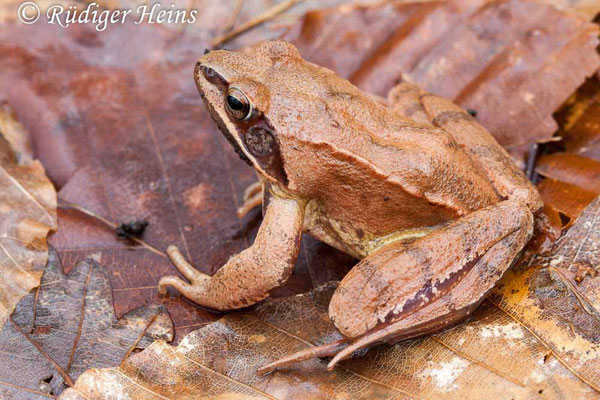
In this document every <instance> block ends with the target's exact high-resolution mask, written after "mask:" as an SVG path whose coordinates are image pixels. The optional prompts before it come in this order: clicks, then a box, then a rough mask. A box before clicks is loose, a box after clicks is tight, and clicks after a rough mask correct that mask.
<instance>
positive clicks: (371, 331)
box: [329, 200, 533, 368]
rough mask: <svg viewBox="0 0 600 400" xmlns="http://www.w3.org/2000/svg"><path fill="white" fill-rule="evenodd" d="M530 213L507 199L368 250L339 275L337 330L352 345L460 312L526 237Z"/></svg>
mask: <svg viewBox="0 0 600 400" xmlns="http://www.w3.org/2000/svg"><path fill="white" fill-rule="evenodd" d="M532 231H533V215H532V213H531V211H530V210H529V208H528V207H527V206H526V205H525V204H524V203H522V202H520V201H516V200H506V201H503V202H500V203H498V204H495V205H493V206H490V207H487V208H484V209H481V210H478V211H476V212H474V213H471V214H469V215H467V216H465V217H462V218H460V219H459V220H457V221H455V222H453V223H451V224H449V225H447V226H445V227H443V228H440V229H439V230H436V231H434V232H432V233H430V234H429V235H427V236H425V237H423V238H420V239H417V240H416V241H414V242H412V243H410V244H404V243H392V244H389V245H387V246H386V247H383V248H382V249H380V250H378V251H377V252H375V253H373V254H371V255H370V256H368V257H367V258H365V259H364V260H362V261H361V262H360V263H359V264H357V265H356V266H355V267H354V268H353V269H352V271H350V273H349V274H348V275H346V277H345V278H344V279H343V280H342V282H341V283H340V286H339V287H338V289H337V290H336V292H335V293H334V295H333V298H332V299H331V303H330V305H329V315H330V317H331V319H332V321H333V323H334V324H335V326H336V328H337V329H338V330H339V331H340V333H342V334H343V335H344V336H346V337H351V338H354V339H355V340H354V341H353V343H352V344H350V345H349V346H348V347H346V348H345V349H344V350H342V351H340V352H339V353H338V354H337V355H336V356H335V357H334V358H333V359H332V361H331V363H330V364H329V367H330V368H332V367H333V366H334V365H335V364H336V363H337V362H339V361H340V360H342V359H344V358H346V357H348V356H350V355H351V354H352V353H353V352H354V351H355V350H357V349H359V348H362V347H366V346H368V345H370V344H373V343H377V342H388V341H399V340H405V339H409V338H413V337H417V336H421V335H423V334H427V333H432V332H435V331H439V330H441V329H443V328H446V327H448V326H450V325H451V324H453V323H455V322H458V321H459V320H461V319H462V318H464V317H466V316H467V315H468V314H470V313H471V312H472V310H473V309H474V308H475V307H477V305H478V304H479V303H480V302H481V300H482V299H483V297H484V296H485V295H486V294H487V293H488V292H489V291H490V290H491V289H492V288H493V287H494V285H495V284H496V282H497V281H498V280H499V279H500V278H501V277H502V275H503V274H504V272H505V271H506V270H507V269H508V268H509V267H510V266H511V265H512V263H513V261H514V260H515V259H516V258H517V256H518V255H519V253H520V251H521V250H522V249H523V247H524V246H525V245H526V243H527V241H528V240H529V239H530V238H531V235H532Z"/></svg>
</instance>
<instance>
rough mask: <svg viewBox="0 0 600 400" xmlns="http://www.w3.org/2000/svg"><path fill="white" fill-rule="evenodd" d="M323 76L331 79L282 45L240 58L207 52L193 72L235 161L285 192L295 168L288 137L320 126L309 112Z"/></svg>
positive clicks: (270, 44)
mask: <svg viewBox="0 0 600 400" xmlns="http://www.w3.org/2000/svg"><path fill="white" fill-rule="evenodd" d="M324 74H325V75H333V73H332V72H331V71H329V70H325V69H324V68H321V67H318V66H316V65H314V64H311V63H308V62H306V61H304V60H303V59H302V58H301V57H300V54H299V52H298V50H297V49H296V48H295V47H294V46H293V45H291V44H289V43H287V42H285V41H282V40H274V41H267V42H263V43H261V44H259V45H257V46H256V47H254V48H252V49H250V50H248V51H245V52H233V51H227V50H215V51H210V52H206V53H205V54H204V56H202V57H201V58H200V60H199V61H198V63H197V64H196V69H195V79H196V84H197V86H198V91H199V92H200V95H201V96H202V98H203V99H204V102H205V104H206V107H207V109H208V111H209V113H210V114H211V116H212V118H213V120H214V121H215V122H216V123H217V125H218V126H219V128H220V130H221V131H222V132H223V134H224V135H225V136H226V137H227V139H228V140H229V141H230V143H231V144H232V145H233V147H234V148H235V150H236V152H237V153H238V154H239V156H240V157H241V158H242V159H243V160H245V161H246V162H247V163H248V164H250V165H251V166H253V167H254V168H255V169H256V170H257V171H258V172H259V173H260V174H261V175H262V176H264V177H265V178H266V179H267V180H268V181H270V182H272V183H275V184H278V185H283V186H288V173H287V172H290V169H289V168H291V165H290V163H292V162H294V160H293V157H290V160H286V159H285V155H286V154H290V151H289V150H290V149H291V148H292V147H293V146H297V143H298V142H294V140H292V139H293V137H294V136H296V137H297V136H299V135H300V134H301V132H306V131H312V130H314V127H313V126H312V124H314V123H315V122H314V121H318V120H319V118H318V116H317V115H316V114H319V113H315V112H314V110H311V107H314V103H315V100H314V99H319V98H320V97H321V96H320V95H321V92H322V90H323V87H322V86H323V83H322V82H325V80H323V75H324ZM317 102H318V101H317ZM321 109H323V107H322V106H321ZM286 170H287V172H286Z"/></svg>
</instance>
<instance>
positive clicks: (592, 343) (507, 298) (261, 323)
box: [62, 199, 600, 399]
mask: <svg viewBox="0 0 600 400" xmlns="http://www.w3.org/2000/svg"><path fill="white" fill-rule="evenodd" d="M598 215H600V199H598V200H596V201H595V202H594V203H593V204H591V205H590V206H589V207H588V208H587V209H586V211H585V212H584V213H583V214H582V216H581V218H580V219H579V220H578V221H577V223H576V224H575V225H574V226H573V227H572V228H571V230H570V231H569V233H568V234H567V235H566V236H565V237H563V238H562V239H561V240H560V242H558V244H557V245H556V248H555V249H554V251H553V253H552V254H551V255H549V256H546V257H539V256H536V257H534V258H533V259H531V260H530V261H529V262H528V263H525V264H524V265H523V266H521V267H519V268H517V269H515V270H514V271H512V272H510V274H509V275H508V276H507V277H505V278H504V279H503V280H502V284H501V285H500V287H499V288H498V289H497V290H496V291H495V292H494V293H493V295H492V296H491V297H490V299H489V300H488V301H485V302H484V304H483V305H482V306H481V307H480V308H479V309H478V310H477V311H476V312H475V315H474V316H473V320H471V321H468V322H465V323H462V324H460V325H458V326H457V327H455V328H453V329H450V330H447V331H445V332H442V333H439V334H436V335H431V336H428V337H425V338H422V339H418V340H413V341H409V342H404V343H401V344H398V345H395V346H387V345H383V346H379V347H376V348H371V349H369V350H368V351H366V354H360V356H356V357H355V358H353V359H350V360H347V361H344V362H342V364H341V366H340V367H338V368H336V369H335V370H334V371H333V372H331V373H328V372H326V371H325V366H326V361H320V360H316V359H314V360H309V361H306V362H303V363H301V364H298V365H295V366H293V367H290V368H289V369H287V370H283V371H277V372H275V373H273V374H271V375H268V376H266V377H259V376H256V374H255V371H256V369H257V368H258V367H259V366H261V365H264V364H265V363H268V362H270V361H272V360H274V359H277V358H279V357H281V356H283V355H286V354H288V353H290V352H293V351H297V350H301V349H304V348H306V347H309V346H315V345H319V344H322V343H326V342H331V341H333V340H336V339H337V338H339V334H338V333H337V332H336V331H335V329H334V328H333V326H332V324H331V323H330V321H329V318H328V315H327V306H328V302H329V298H330V296H331V294H332V293H333V290H334V289H335V285H329V286H325V287H323V288H321V289H318V290H316V291H314V292H312V293H310V294H305V295H299V296H296V297H292V298H286V299H276V300H271V301H269V302H267V303H265V304H263V305H261V306H259V307H257V308H256V309H255V310H254V311H251V312H245V313H231V314H229V315H227V316H225V317H223V318H222V319H220V320H219V321H218V322H215V323H212V324H209V325H207V326H205V327H204V328H202V329H199V330H197V331H195V332H192V333H191V334H189V335H188V336H187V337H186V338H184V339H183V340H182V342H181V343H180V344H179V346H178V347H175V348H174V347H171V346H169V345H167V344H165V343H164V342H156V343H154V344H152V345H151V346H150V347H149V348H148V349H146V350H144V351H143V352H141V353H139V354H137V355H135V356H132V357H131V358H129V359H128V360H127V362H126V363H124V364H123V365H121V366H120V367H119V368H111V369H102V370H91V371H88V372H86V373H85V374H83V375H82V376H81V377H80V378H79V380H78V381H77V382H76V384H75V386H74V387H73V388H72V389H69V390H68V391H66V392H65V393H64V395H63V396H62V398H65V399H83V398H90V397H91V398H95V399H107V398H111V396H113V398H115V397H116V398H118V397H128V396H130V397H129V398H133V399H137V398H159V397H161V396H163V397H168V398H206V397H209V398H277V399H294V398H307V397H310V398H331V397H336V396H337V397H339V398H353V399H355V398H365V399H378V398H442V397H444V398H446V397H449V398H498V399H509V398H537V397H538V396H539V395H540V394H542V395H543V396H544V397H548V398H560V397H566V398H582V399H583V398H590V399H591V398H597V395H598V391H600V374H598V371H600V349H599V348H598V342H599V341H600V336H599V335H600V334H599V332H600V318H599V313H598V306H599V305H600V283H599V282H600V280H599V279H600V278H598V277H597V275H596V274H595V273H594V271H595V270H594V269H592V271H589V270H587V271H586V273H584V277H583V278H581V275H580V278H579V279H578V280H579V283H577V281H576V280H575V279H576V275H577V274H578V273H580V274H581V273H582V272H581V269H582V265H586V266H590V265H591V266H594V267H595V268H597V265H598V261H599V257H600V219H599V218H598ZM588 268H589V267H588ZM362 353H365V352H362Z"/></svg>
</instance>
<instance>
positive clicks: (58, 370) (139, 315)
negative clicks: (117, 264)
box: [0, 250, 173, 399]
mask: <svg viewBox="0 0 600 400" xmlns="http://www.w3.org/2000/svg"><path fill="white" fill-rule="evenodd" d="M172 338H173V323H172V322H171V319H170V318H169V314H168V313H167V311H166V309H165V308H164V307H163V306H160V305H151V306H144V307H140V308H138V309H136V310H133V311H130V312H129V313H127V314H125V315H124V316H123V317H122V318H121V319H120V320H118V321H117V319H116V318H115V316H114V314H113V308H112V295H111V287H110V283H109V280H108V274H107V272H106V270H105V269H104V268H102V267H101V266H100V265H98V264H97V263H96V262H95V261H94V260H91V259H90V260H86V261H83V262H81V263H79V264H78V265H77V267H76V268H75V269H74V270H73V271H71V273H70V274H69V275H67V276H65V275H64V274H63V273H62V271H61V266H60V261H59V259H58V256H57V255H56V253H55V252H54V251H52V250H51V251H50V256H49V259H48V264H47V266H46V268H45V271H44V276H43V278H42V282H41V284H40V287H39V289H38V290H37V291H33V292H32V293H31V294H30V295H29V296H27V297H26V298H24V299H23V300H22V301H21V302H20V303H19V305H18V306H17V309H16V310H15V313H14V314H13V316H12V317H11V319H10V320H9V321H8V322H7V323H6V325H5V326H4V329H3V330H2V331H0V365H2V368H0V397H2V398H7V399H20V398H27V399H34V398H35V399H37V398H47V397H50V396H52V395H58V394H60V393H61V392H62V391H63V390H64V388H65V387H66V385H71V384H72V382H73V381H75V379H77V377H78V376H79V375H80V374H81V373H82V372H83V371H85V370H87V369H88V368H102V367H107V366H114V365H119V364H120V363H121V361H122V360H123V359H124V358H126V357H127V356H128V355H129V354H130V353H131V352H132V351H133V350H134V349H140V348H145V347H147V346H148V345H149V344H150V343H152V341H154V340H156V339H162V340H167V341H169V340H171V339H172Z"/></svg>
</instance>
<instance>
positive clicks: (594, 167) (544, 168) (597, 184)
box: [536, 153, 600, 195]
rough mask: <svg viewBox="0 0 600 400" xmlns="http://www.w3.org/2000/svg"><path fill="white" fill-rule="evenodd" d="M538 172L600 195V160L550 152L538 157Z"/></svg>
mask: <svg viewBox="0 0 600 400" xmlns="http://www.w3.org/2000/svg"><path fill="white" fill-rule="evenodd" d="M536 172H537V173H538V174H540V175H542V176H544V177H546V178H550V179H555V180H559V181H562V182H565V183H570V184H572V185H576V186H579V187H581V188H584V189H586V190H589V191H590V192H593V193H595V194H596V195H600V161H596V160H594V159H591V158H587V157H582V156H579V155H576V154H569V153H555V154H548V155H544V156H542V157H540V158H539V159H538V161H537V163H536Z"/></svg>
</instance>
